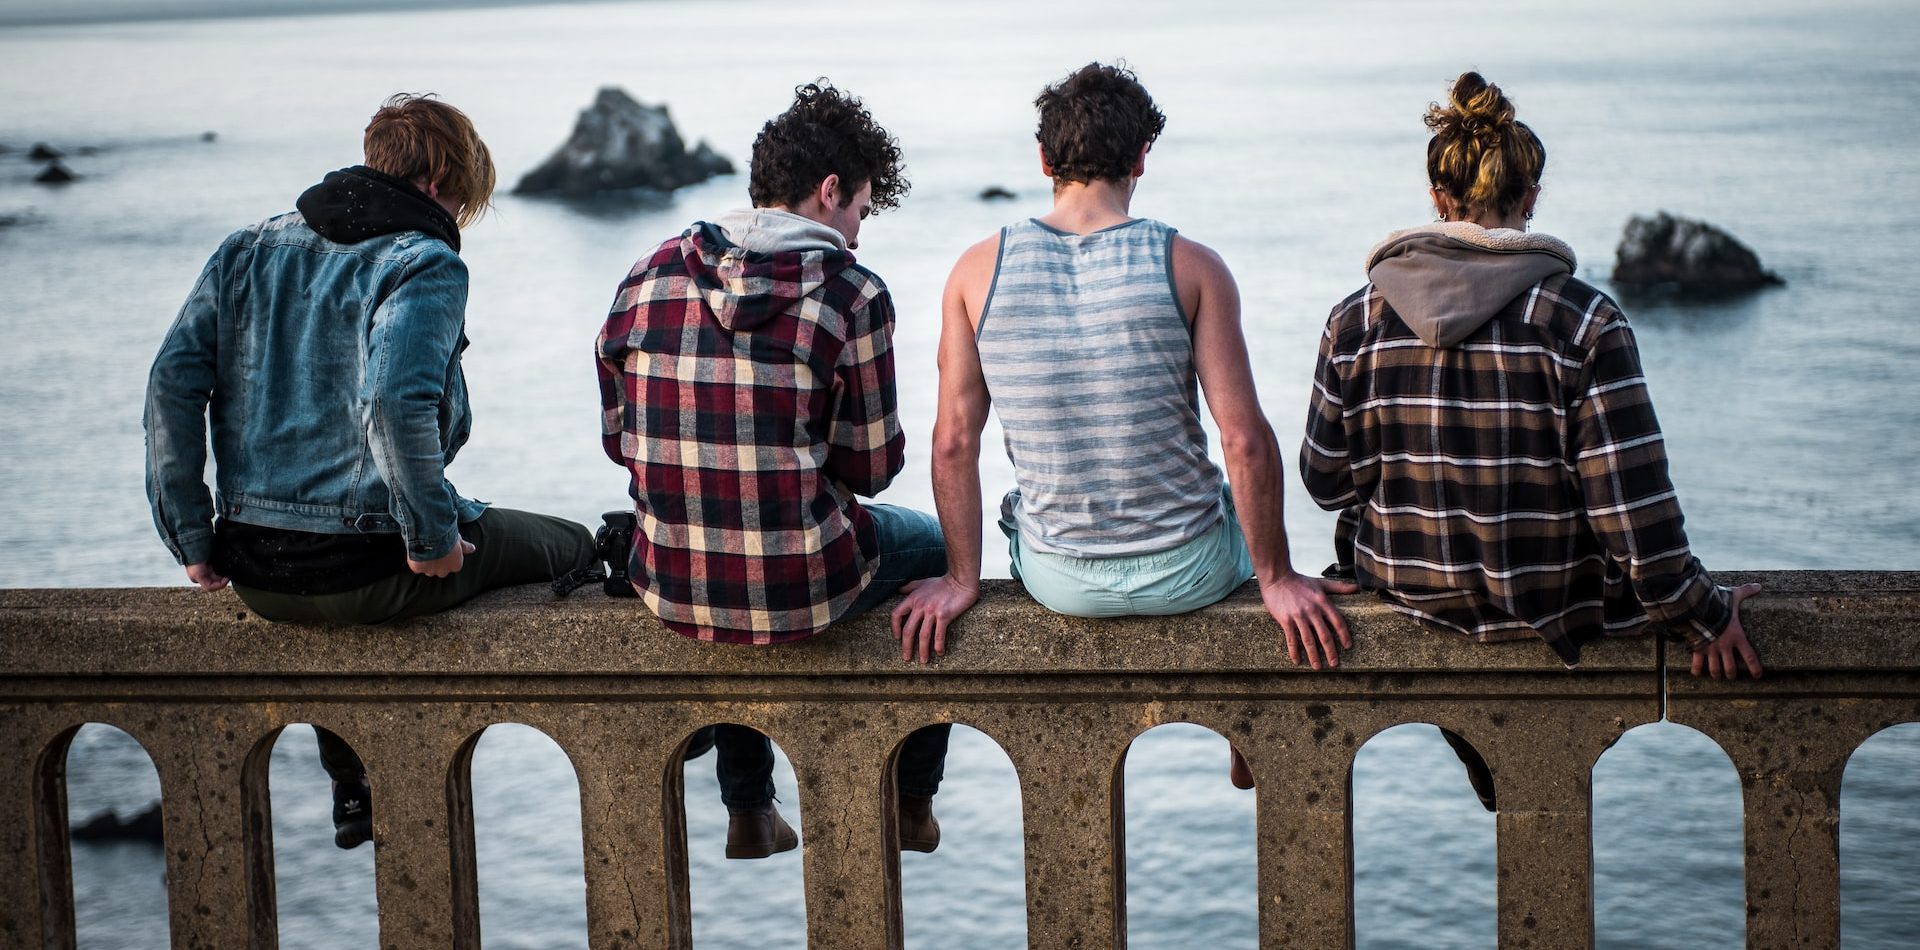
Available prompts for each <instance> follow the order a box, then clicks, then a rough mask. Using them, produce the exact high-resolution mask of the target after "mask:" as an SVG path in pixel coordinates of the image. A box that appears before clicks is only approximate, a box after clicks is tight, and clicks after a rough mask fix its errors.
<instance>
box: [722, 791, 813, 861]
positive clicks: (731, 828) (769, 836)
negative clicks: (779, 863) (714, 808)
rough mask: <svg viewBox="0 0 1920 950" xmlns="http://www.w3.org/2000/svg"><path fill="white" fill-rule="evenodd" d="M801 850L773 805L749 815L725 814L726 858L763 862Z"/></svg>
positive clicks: (763, 807)
mask: <svg viewBox="0 0 1920 950" xmlns="http://www.w3.org/2000/svg"><path fill="white" fill-rule="evenodd" d="M799 846H800V836H799V835H797V834H794V833H793V828H792V827H790V826H789V825H788V824H787V820H786V819H785V818H782V817H780V809H778V808H775V807H773V803H772V802H768V803H767V804H766V805H764V806H762V807H760V808H755V809H751V810H748V811H731V810H729V811H728V819H727V857H729V858H764V857H766V856H768V855H770V854H779V853H780V852H782V851H792V850H793V849H794V848H797V847H799Z"/></svg>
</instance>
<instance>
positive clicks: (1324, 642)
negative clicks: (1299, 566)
mask: <svg viewBox="0 0 1920 950" xmlns="http://www.w3.org/2000/svg"><path fill="white" fill-rule="evenodd" d="M1359 590H1360V587H1359V586H1358V585H1356V584H1353V583H1349V582H1347V581H1336V580H1326V579H1323V578H1318V577H1307V576H1305V575H1303V574H1296V573H1294V572H1292V571H1288V572H1287V573H1286V574H1284V575H1282V576H1281V577H1280V578H1278V579H1276V580H1275V581H1273V582H1272V583H1263V584H1261V585H1260V599H1261V600H1262V601H1265V602H1266V605H1267V613H1270V614H1272V615H1273V619H1274V620H1276V621H1278V622H1279V624H1280V630H1281V632H1282V634H1283V635H1284V636H1285V637H1286V641H1287V659H1289V660H1292V661H1293V662H1294V665H1296V666H1297V665H1299V664H1300V661H1301V658H1302V657H1305V658H1306V663H1307V665H1308V666H1311V667H1313V668H1314V669H1316V670H1317V669H1320V668H1321V667H1322V666H1323V665H1324V666H1326V667H1328V668H1332V667H1336V666H1339V665H1340V652H1339V651H1340V650H1343V649H1346V648H1348V647H1351V646H1353V634H1351V633H1349V632H1348V631H1347V621H1346V618H1344V617H1341V616H1340V611H1339V610H1337V609H1335V608H1334V606H1333V602H1332V601H1329V600H1328V599H1327V595H1328V594H1352V593H1355V592H1357V591H1359Z"/></svg>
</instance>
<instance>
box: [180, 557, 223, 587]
mask: <svg viewBox="0 0 1920 950" xmlns="http://www.w3.org/2000/svg"><path fill="white" fill-rule="evenodd" d="M187 580H190V581H192V582H193V583H194V584H195V585H196V586H198V587H199V588H200V589H201V590H204V591H208V592H212V591H216V590H224V589H226V586H227V579H226V578H224V577H221V576H220V572H219V571H216V570H214V569H213V565H212V564H208V563H207V562H205V561H202V562H200V563H198V564H189V565H187Z"/></svg>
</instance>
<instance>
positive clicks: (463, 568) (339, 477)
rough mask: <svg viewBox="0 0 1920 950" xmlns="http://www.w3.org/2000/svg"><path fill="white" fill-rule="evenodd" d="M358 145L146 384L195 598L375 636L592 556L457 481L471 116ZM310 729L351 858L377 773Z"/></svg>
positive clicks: (154, 474) (151, 483)
mask: <svg viewBox="0 0 1920 950" xmlns="http://www.w3.org/2000/svg"><path fill="white" fill-rule="evenodd" d="M363 148H364V152H365V156H366V164H364V165H356V166H354V167H351V168H345V169H341V170H340V171H336V172H332V173H329V174H328V175H327V176H326V177H325V178H324V179H322V180H321V182H320V183H319V184H317V185H314V186H313V187H312V188H309V189H307V191H306V192H305V193H304V194H302V195H301V196H300V197H299V200H298V201H296V202H295V206H296V207H297V208H298V209H299V210H297V211H294V212H290V213H287V214H282V215H279V216H277V217H272V218H268V219H267V220H265V221H262V222H260V223H258V224H254V225H251V226H249V227H246V228H242V229H241V230H238V231H235V232H234V233H233V234H231V235H229V236H228V237H227V239H226V240H225V241H223V242H222V243H221V245H220V248H219V249H218V250H217V251H215V252H214V254H213V257H212V258H211V259H210V260H208V261H207V265H206V268H205V269H204V270H203V271H202V272H201V274H200V278H199V281H198V282H197V283H196V284H195V285H194V288H193V291H192V293H191V294H189V295H188V297H187V301H186V304H185V305H184V306H182V307H181V308H180V313H179V316H178V317H176V318H175V320H174V322H173V326H172V328H171V329H169V330H168V331H167V335H166V338H165V341H164V342H163V343H162V344H161V346H160V352H159V355H158V356H156V357H155V359H154V362H153V371H152V375H151V376H150V378H149V380H148V383H147V406H146V429H147V496H148V499H149V501H150V502H151V504H152V507H153V520H154V524H155V526H156V527H158V528H159V531H160V537H161V539H162V540H163V541H164V542H165V543H166V545H167V549H168V550H169V551H171V552H173V556H174V557H175V558H176V559H177V560H178V561H179V562H180V563H181V564H182V565H184V566H185V567H186V571H187V579H188V580H190V581H192V582H193V583H194V584H196V585H198V586H199V587H201V588H202V589H205V590H208V591H216V590H219V589H221V588H223V587H226V586H227V585H228V583H229V581H231V583H232V585H233V588H234V590H235V592H237V593H238V594H239V596H240V599H241V600H242V601H244V602H245V603H246V604H247V606H248V607H250V608H252V610H253V611H254V612H255V613H257V614H259V615H260V616H262V617H264V618H266V619H268V620H281V621H297V622H304V623H351V624H360V623H383V622H386V621H390V620H398V619H403V618H406V617H412V616H417V615H420V614H425V613H432V612H435V611H439V610H444V609H446V608H448V607H452V606H453V605H455V604H458V603H460V602H462V601H464V600H466V599H468V598H470V597H473V596H474V595H476V594H479V593H481V592H482V591H486V590H490V589H493V588H496V587H503V586H507V585H510V584H523V583H529V582H533V581H544V580H551V579H553V578H554V577H556V576H558V575H560V574H564V573H566V572H568V571H572V570H574V569H576V568H580V567H584V566H586V564H587V563H588V562H589V561H590V560H591V559H592V558H593V542H592V539H591V538H590V537H589V535H588V534H587V530H586V529H585V528H584V527H581V526H580V525H578V524H574V523H572V522H570V521H565V520H563V519H559V518H553V517H549V516H546V515H536V514H529V513H526V512H520V511H509V510H506V509H502V508H489V507H487V505H486V503H484V502H478V501H473V500H471V499H468V498H465V497H462V496H461V495H460V494H459V493H458V492H456V491H455V490H454V487H453V485H452V483H450V482H448V481H447V478H446V466H447V465H448V464H449V463H451V462H452V461H453V457H454V454H455V453H456V452H458V451H459V450H460V446H461V445H462V444H464V443H465V442H466V440H467V435H468V433H469V431H470V430H471V428H472V415H471V414H470V413H469V411H468V408H467V387H466V378H465V376H464V374H463V373H462V371H461V366H460V354H461V352H462V351H464V350H465V349H466V345H467V337H466V332H465V330H466V305H467V267H466V264H465V263H464V262H463V261H461V259H460V253H459V252H460V228H461V227H462V226H464V225H467V224H471V223H472V222H473V221H474V220H475V219H476V218H478V217H479V215H480V213H481V212H482V211H483V210H484V209H485V208H486V207H487V201H488V198H489V197H490V196H491V195H492V194H493V184H494V170H493V159H492V158H491V157H490V156H489V155H488V153H487V146H486V144H485V143H484V142H482V141H481V140H480V136H479V135H478V134H477V133H476V132H475V131H474V128H473V123H472V122H471V121H469V120H468V119H467V117H466V115H465V114H463V113H462V112H461V111H460V110H458V109H455V108H454V107H452V106H450V105H448V104H446V103H444V102H440V101H438V100H436V99H434V98H432V97H431V96H413V95H397V96H394V97H393V98H391V99H388V100H387V102H386V103H385V104H384V105H383V106H382V107H381V108H380V110H379V111H378V112H376V113H374V115H373V118H372V120H371V121H370V122H369V123H368V124H367V128H366V134H365V139H364V143H363ZM209 423H210V425H209ZM209 434H211V442H212V447H213V457H214V464H215V473H216V474H215V482H216V488H217V492H215V493H210V492H209V491H208V490H207V486H206V484H205V480H204V472H205V467H206V455H207V445H208V442H209ZM317 731H318V733H319V738H320V755H321V762H322V764H324V765H325V766H326V768H327V771H328V772H329V773H330V774H331V775H332V776H333V779H334V843H335V844H337V845H339V846H340V847H343V848H351V847H355V846H357V845H359V844H360V843H362V842H364V841H366V840H368V838H369V837H370V836H371V834H372V825H371V813H372V812H371V809H372V800H371V797H370V792H369V791H368V784H367V781H366V770H365V767H364V766H363V765H362V764H361V762H360V759H359V757H358V756H356V755H354V753H353V750H352V749H351V748H349V747H348V745H347V744H346V743H345V742H344V741H342V740H341V739H340V738H339V737H338V736H335V735H334V734H333V733H330V732H328V731H326V730H324V729H321V730H317Z"/></svg>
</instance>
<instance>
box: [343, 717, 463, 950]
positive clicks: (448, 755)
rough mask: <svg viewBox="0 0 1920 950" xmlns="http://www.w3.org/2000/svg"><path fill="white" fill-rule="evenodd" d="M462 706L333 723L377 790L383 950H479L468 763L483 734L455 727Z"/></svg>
mask: <svg viewBox="0 0 1920 950" xmlns="http://www.w3.org/2000/svg"><path fill="white" fill-rule="evenodd" d="M458 708H459V707H457V706H436V707H434V708H433V710H432V711H433V713H434V715H433V716H431V717H430V718H429V717H421V716H418V715H416V713H417V712H418V711H419V710H418V709H417V708H415V707H407V708H406V709H404V710H403V709H400V708H393V709H385V708H383V709H380V710H378V711H367V712H361V711H359V710H356V711H355V712H356V713H359V714H358V715H355V716H354V717H353V719H352V720H351V722H352V725H346V726H335V725H333V724H332V723H327V724H325V725H326V726H327V728H328V729H332V730H333V731H334V732H336V733H339V735H340V737H341V738H343V739H346V740H347V742H348V744H350V745H352V746H353V749H354V751H355V752H357V753H359V755H360V759H361V761H363V762H365V763H366V766H367V778H368V780H369V781H370V782H371V783H372V788H373V844H374V848H375V852H374V854H375V857H374V888H375V890H376V892H377V894H378V899H379V904H380V946H381V948H382V950H428V948H435V950H443V948H447V947H454V948H460V950H467V948H472V950H478V948H479V946H480V903H479V893H478V884H477V880H476V875H475V871H474V845H473V789H472V784H471V782H469V781H468V774H467V771H468V763H469V762H470V760H471V758H472V755H473V745H474V743H475V742H476V741H477V740H478V739H479V734H478V729H477V728H475V729H473V730H472V731H469V730H467V729H464V728H460V727H459V726H457V725H456V723H457V722H458V718H457V717H456V716H455V715H450V714H449V713H451V712H453V711H455V710H457V709H458Z"/></svg>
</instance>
